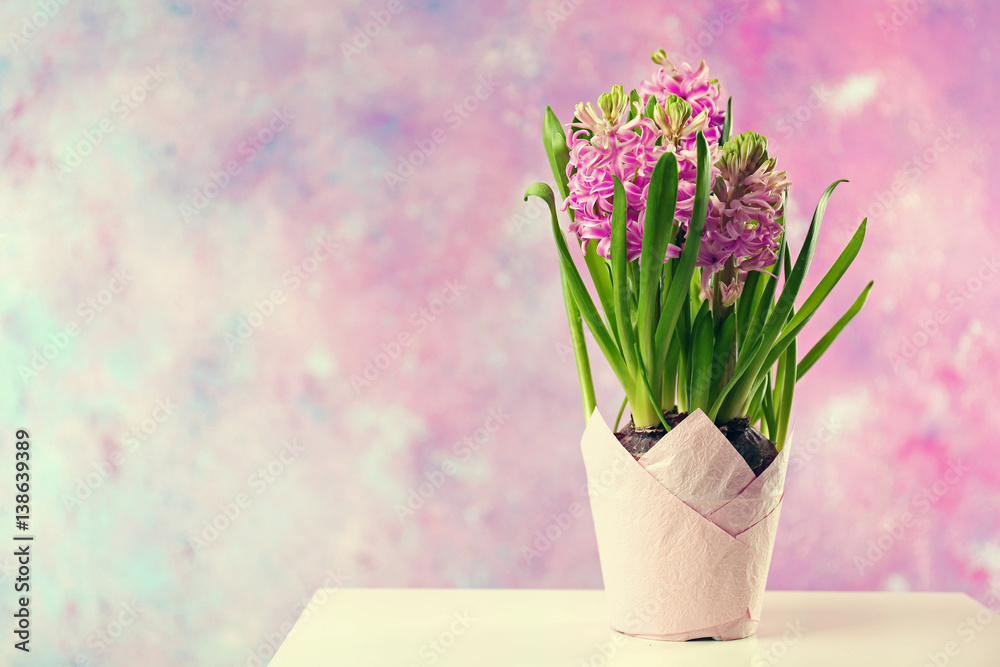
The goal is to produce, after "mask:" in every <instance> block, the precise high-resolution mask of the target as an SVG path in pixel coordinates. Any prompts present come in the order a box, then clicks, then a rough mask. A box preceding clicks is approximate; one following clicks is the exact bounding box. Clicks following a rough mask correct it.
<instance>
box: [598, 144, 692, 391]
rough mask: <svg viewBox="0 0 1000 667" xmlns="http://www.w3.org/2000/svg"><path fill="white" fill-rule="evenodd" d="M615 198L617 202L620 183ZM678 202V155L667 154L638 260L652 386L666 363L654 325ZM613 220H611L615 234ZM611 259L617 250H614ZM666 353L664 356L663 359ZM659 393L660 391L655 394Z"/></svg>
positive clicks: (639, 326)
mask: <svg viewBox="0 0 1000 667" xmlns="http://www.w3.org/2000/svg"><path fill="white" fill-rule="evenodd" d="M615 187H616V189H615V201H616V202H617V201H618V190H617V184H616V186H615ZM676 205H677V157H676V156H675V155H674V154H673V153H670V152H667V153H664V154H663V155H662V156H660V159H659V160H657V162H656V166H655V167H654V168H653V175H652V178H651V179H650V183H649V194H648V196H647V198H646V221H645V226H644V227H643V230H642V255H641V256H640V261H639V286H638V288H639V304H638V305H639V307H638V317H637V320H636V331H637V339H638V341H637V342H638V344H639V355H640V357H641V358H642V360H643V362H644V363H645V364H646V377H647V378H651V379H652V380H651V384H652V385H653V389H654V390H656V391H657V392H659V390H660V388H661V387H662V380H661V378H662V377H663V366H662V365H657V362H658V361H659V356H658V355H656V354H654V350H653V343H654V338H653V334H654V327H655V325H656V320H657V315H658V314H659V313H658V312H657V311H658V306H659V303H658V298H657V297H658V296H659V295H658V292H659V289H660V276H661V275H662V274H663V261H664V259H665V258H666V255H667V246H668V245H669V244H670V241H671V236H672V234H673V232H674V210H675V207H676ZM613 225H614V223H613V222H612V233H613V232H614V229H613ZM611 256H612V258H613V257H614V251H613V250H612V252H611ZM665 360H666V355H664V361H665ZM656 395H657V396H658V395H659V393H657V394H656Z"/></svg>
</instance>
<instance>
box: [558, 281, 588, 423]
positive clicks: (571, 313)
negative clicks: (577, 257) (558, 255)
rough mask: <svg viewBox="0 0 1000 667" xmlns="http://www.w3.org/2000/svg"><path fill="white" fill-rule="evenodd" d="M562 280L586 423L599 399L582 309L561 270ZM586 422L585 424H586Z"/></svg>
mask: <svg viewBox="0 0 1000 667" xmlns="http://www.w3.org/2000/svg"><path fill="white" fill-rule="evenodd" d="M559 273H560V278H561V279H562V288H563V300H564V301H565V302H566V316H567V318H568V319H569V333H570V339H571V340H572V341H573V356H574V357H575V358H576V373H577V376H578V377H579V378H580V393H581V394H582V395H583V411H584V418H585V419H586V422H589V421H590V416H591V415H592V414H594V408H596V407H597V398H596V396H595V394H594V379H593V377H592V376H591V373H590V356H589V355H588V354H587V340H586V339H585V338H584V337H583V322H582V321H581V318H580V309H579V308H578V307H577V305H576V300H575V299H574V298H573V293H572V292H571V291H570V288H569V283H568V282H567V280H566V274H565V272H564V271H562V270H561V269H560V272H559ZM586 422H585V423H586Z"/></svg>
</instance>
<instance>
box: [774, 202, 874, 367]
mask: <svg viewBox="0 0 1000 667" xmlns="http://www.w3.org/2000/svg"><path fill="white" fill-rule="evenodd" d="M867 222H868V221H867V220H865V221H864V222H862V223H861V226H860V227H858V230H857V231H856V232H855V233H854V236H853V237H852V238H851V241H850V242H849V243H848V244H847V247H846V248H844V251H843V252H842V253H840V257H838V258H837V261H835V262H834V263H833V266H832V267H830V270H829V271H827V273H826V275H825V276H823V279H822V280H820V281H819V284H818V285H817V286H816V289H814V290H813V291H812V293H811V294H810V295H809V296H808V297H807V298H806V301H805V303H804V304H802V309H801V310H799V311H798V312H797V313H795V314H793V315H792V316H791V318H790V319H789V321H788V323H787V324H786V325H785V327H784V328H783V329H782V330H781V338H779V339H778V342H777V343H775V345H774V347H773V348H771V351H770V352H769V353H768V356H767V359H766V360H765V361H764V365H763V366H762V368H763V369H765V370H766V369H768V368H770V367H771V365H772V364H774V362H775V361H776V360H777V359H778V357H779V356H781V354H782V353H783V352H784V350H785V348H786V347H787V346H788V345H789V344H790V343H791V342H792V341H793V340H795V337H796V336H798V335H799V332H801V331H802V329H803V328H804V327H805V326H806V324H807V323H808V322H809V320H810V319H812V316H813V315H814V314H815V313H816V311H817V309H819V307H820V305H822V303H823V302H824V301H825V300H826V297H827V296H829V294H830V292H831V290H833V288H834V287H835V286H836V285H837V283H838V282H840V279H841V278H842V277H843V276H844V273H846V272H847V269H848V267H850V266H851V264H852V263H853V262H854V258H855V257H857V256H858V251H859V250H861V244H862V243H864V240H865V227H866V225H867ZM807 309H808V312H805V313H804V311H806V310H807Z"/></svg>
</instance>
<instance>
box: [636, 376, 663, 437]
mask: <svg viewBox="0 0 1000 667" xmlns="http://www.w3.org/2000/svg"><path fill="white" fill-rule="evenodd" d="M640 384H641V383H640ZM635 393H636V398H635V400H634V401H633V402H632V425H633V426H635V428H637V429H639V428H654V427H656V426H659V425H660V414H659V413H658V412H657V411H656V407H655V406H654V405H653V401H652V399H651V398H650V396H649V391H647V389H646V387H645V386H638V387H636V391H635Z"/></svg>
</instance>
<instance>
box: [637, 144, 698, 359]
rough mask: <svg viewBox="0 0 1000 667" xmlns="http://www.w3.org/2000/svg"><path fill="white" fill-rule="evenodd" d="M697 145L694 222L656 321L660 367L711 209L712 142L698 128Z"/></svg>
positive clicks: (692, 219) (657, 357)
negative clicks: (709, 209) (710, 151)
mask: <svg viewBox="0 0 1000 667" xmlns="http://www.w3.org/2000/svg"><path fill="white" fill-rule="evenodd" d="M697 145H698V175H697V178H696V181H695V197H694V207H693V210H692V212H691V222H690V224H689V225H688V233H687V235H686V237H685V240H684V249H683V250H681V256H680V258H679V259H678V260H677V262H678V264H677V270H676V271H675V273H674V277H673V279H671V281H670V288H669V290H668V292H667V298H666V300H665V301H664V304H663V309H662V311H661V312H660V321H659V323H658V324H657V325H656V333H655V338H654V345H655V350H656V352H655V354H656V365H655V367H657V368H663V366H664V363H665V361H666V357H667V351H668V350H669V349H670V340H671V338H673V335H674V329H675V327H676V325H677V319H678V317H680V311H681V308H682V307H683V306H684V305H685V301H686V297H687V296H688V290H689V289H690V286H691V277H692V276H693V275H694V269H695V263H696V261H697V259H698V250H699V249H700V248H701V235H702V233H703V232H704V230H705V216H706V214H707V213H708V198H709V195H710V194H711V188H712V164H711V158H710V156H709V152H708V142H707V141H706V140H705V135H704V134H702V133H701V132H698V138H697ZM647 215H648V214H647Z"/></svg>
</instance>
